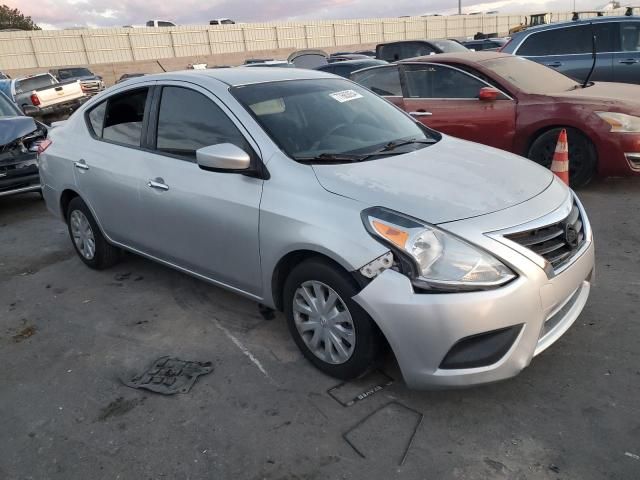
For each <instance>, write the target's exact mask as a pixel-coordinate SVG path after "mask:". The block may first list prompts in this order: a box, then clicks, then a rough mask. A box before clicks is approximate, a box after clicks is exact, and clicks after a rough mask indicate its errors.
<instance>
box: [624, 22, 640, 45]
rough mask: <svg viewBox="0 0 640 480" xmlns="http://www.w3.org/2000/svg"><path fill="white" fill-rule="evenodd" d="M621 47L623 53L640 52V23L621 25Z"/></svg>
mask: <svg viewBox="0 0 640 480" xmlns="http://www.w3.org/2000/svg"><path fill="white" fill-rule="evenodd" d="M620 47H621V48H620V49H621V50H622V51H623V52H640V22H638V23H633V22H621V23H620Z"/></svg>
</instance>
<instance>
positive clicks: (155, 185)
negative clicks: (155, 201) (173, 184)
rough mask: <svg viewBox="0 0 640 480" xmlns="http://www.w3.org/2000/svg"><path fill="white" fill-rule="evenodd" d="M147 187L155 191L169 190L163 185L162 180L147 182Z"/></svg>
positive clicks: (167, 186) (156, 179)
mask: <svg viewBox="0 0 640 480" xmlns="http://www.w3.org/2000/svg"><path fill="white" fill-rule="evenodd" d="M147 187H149V188H155V189H156V190H163V191H165V192H166V191H167V190H169V185H167V184H166V183H164V180H163V179H161V178H155V179H153V180H149V181H148V182H147Z"/></svg>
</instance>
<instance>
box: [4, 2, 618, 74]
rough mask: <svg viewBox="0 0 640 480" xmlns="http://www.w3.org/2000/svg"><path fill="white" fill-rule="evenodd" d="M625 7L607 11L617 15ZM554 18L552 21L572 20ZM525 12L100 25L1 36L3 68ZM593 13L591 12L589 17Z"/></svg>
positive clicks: (365, 39)
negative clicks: (156, 25)
mask: <svg viewBox="0 0 640 480" xmlns="http://www.w3.org/2000/svg"><path fill="white" fill-rule="evenodd" d="M623 13H624V9H620V10H616V11H612V12H607V14H608V15H621V14H623ZM571 15H572V14H571V13H570V12H556V13H553V14H551V20H552V21H564V20H570V19H571ZM525 16H526V15H460V16H458V15H453V16H429V17H407V18H371V19H359V20H333V21H307V22H279V23H251V24H236V25H220V26H209V25H203V26H200V25H188V26H180V27H171V28H101V29H86V30H44V31H32V32H25V31H21V32H3V33H0V70H11V69H23V68H37V67H53V66H60V65H91V64H100V63H112V62H132V61H138V60H156V59H163V58H175V57H197V56H208V55H215V54H220V53H233V52H250V51H251V52H252V51H256V52H257V51H260V50H272V49H279V48H289V49H300V48H327V47H339V46H341V45H361V44H371V43H378V42H388V41H394V40H411V39H425V38H466V37H469V36H473V35H474V34H475V33H477V32H484V33H497V34H498V35H501V36H502V35H506V34H507V33H508V31H509V28H510V27H513V26H515V25H518V24H520V23H521V22H524V19H525ZM594 16H595V14H594Z"/></svg>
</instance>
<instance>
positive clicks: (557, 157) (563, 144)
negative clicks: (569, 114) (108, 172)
mask: <svg viewBox="0 0 640 480" xmlns="http://www.w3.org/2000/svg"><path fill="white" fill-rule="evenodd" d="M551 171H552V172H553V173H555V174H556V175H557V176H558V177H559V178H560V180H562V181H563V182H564V183H566V184H567V185H569V143H568V142H567V131H566V130H565V129H564V128H563V129H562V131H561V132H560V136H559V137H558V143H557V144H556V151H555V153H554V154H553V162H551Z"/></svg>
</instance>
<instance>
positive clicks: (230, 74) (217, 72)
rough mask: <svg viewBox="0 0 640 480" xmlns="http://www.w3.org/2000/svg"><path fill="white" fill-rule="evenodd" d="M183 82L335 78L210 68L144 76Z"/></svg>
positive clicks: (300, 70)
mask: <svg viewBox="0 0 640 480" xmlns="http://www.w3.org/2000/svg"><path fill="white" fill-rule="evenodd" d="M151 77H153V79H154V80H184V81H194V80H195V79H197V78H200V79H213V80H218V81H220V82H223V83H226V84H227V85H229V86H231V87H235V86H238V85H249V84H254V83H265V82H279V81H285V80H313V79H318V78H332V79H333V78H335V76H333V75H331V74H328V73H324V72H320V71H317V70H308V69H303V68H279V67H264V68H233V67H232V68H212V69H208V70H182V71H177V72H167V73H157V74H153V75H146V76H145V79H146V80H148V79H150V78H151Z"/></svg>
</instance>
